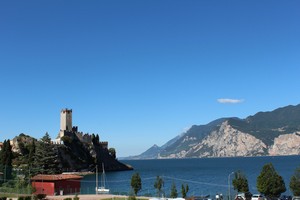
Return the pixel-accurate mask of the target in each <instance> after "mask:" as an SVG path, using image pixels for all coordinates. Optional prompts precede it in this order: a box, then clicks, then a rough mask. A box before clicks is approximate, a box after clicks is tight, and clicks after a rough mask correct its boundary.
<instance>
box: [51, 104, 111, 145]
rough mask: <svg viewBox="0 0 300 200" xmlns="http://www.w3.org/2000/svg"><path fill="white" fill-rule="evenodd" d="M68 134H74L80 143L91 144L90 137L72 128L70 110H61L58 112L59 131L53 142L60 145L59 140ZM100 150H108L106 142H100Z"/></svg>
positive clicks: (75, 127) (76, 127)
mask: <svg viewBox="0 0 300 200" xmlns="http://www.w3.org/2000/svg"><path fill="white" fill-rule="evenodd" d="M68 133H69V134H70V133H74V134H76V136H77V137H78V139H79V140H80V141H81V142H84V143H92V136H91V135H89V134H87V133H83V132H79V131H78V126H72V109H67V108H65V109H62V110H61V111H60V131H59V133H58V136H57V138H56V140H55V141H53V142H54V143H56V144H62V141H61V138H62V137H64V136H68V135H69V134H68ZM100 144H101V146H102V148H104V149H107V148H108V142H106V141H103V142H100Z"/></svg>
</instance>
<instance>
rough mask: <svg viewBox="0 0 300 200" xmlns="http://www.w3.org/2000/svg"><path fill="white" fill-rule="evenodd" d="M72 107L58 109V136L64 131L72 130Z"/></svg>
mask: <svg viewBox="0 0 300 200" xmlns="http://www.w3.org/2000/svg"><path fill="white" fill-rule="evenodd" d="M72 128H73V126H72V109H71V110H69V109H67V108H66V109H62V110H61V111H60V131H59V133H60V137H62V136H64V131H72Z"/></svg>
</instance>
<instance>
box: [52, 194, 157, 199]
mask: <svg viewBox="0 0 300 200" xmlns="http://www.w3.org/2000/svg"><path fill="white" fill-rule="evenodd" d="M74 197H75V195H61V196H59V195H58V196H46V199H49V200H63V199H66V198H71V199H73V198H74ZM77 197H79V200H99V199H112V200H113V199H115V198H117V199H122V198H124V200H125V199H128V197H129V196H125V195H113V194H79V195H77ZM149 198H151V197H143V196H137V197H136V199H144V200H147V199H149Z"/></svg>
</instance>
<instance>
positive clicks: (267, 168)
mask: <svg viewBox="0 0 300 200" xmlns="http://www.w3.org/2000/svg"><path fill="white" fill-rule="evenodd" d="M256 187H257V190H258V191H259V192H260V193H262V194H264V195H265V196H267V197H270V198H278V197H279V196H280V194H281V193H283V192H285V191H286V188H285V184H284V180H283V178H282V177H281V176H280V175H279V174H278V173H277V172H276V170H275V168H274V167H273V165H272V163H269V164H266V165H264V166H263V169H262V171H261V173H260V175H259V176H258V177H257V184H256Z"/></svg>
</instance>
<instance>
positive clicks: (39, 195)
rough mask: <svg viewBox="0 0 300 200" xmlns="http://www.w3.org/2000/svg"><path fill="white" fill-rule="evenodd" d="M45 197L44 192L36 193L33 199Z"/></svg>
mask: <svg viewBox="0 0 300 200" xmlns="http://www.w3.org/2000/svg"><path fill="white" fill-rule="evenodd" d="M45 198H46V194H37V195H36V196H35V197H34V199H45Z"/></svg>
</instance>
